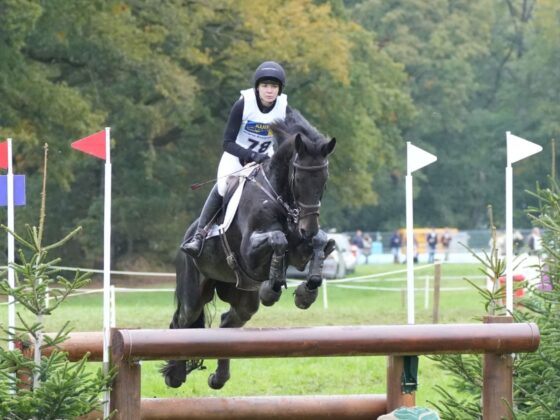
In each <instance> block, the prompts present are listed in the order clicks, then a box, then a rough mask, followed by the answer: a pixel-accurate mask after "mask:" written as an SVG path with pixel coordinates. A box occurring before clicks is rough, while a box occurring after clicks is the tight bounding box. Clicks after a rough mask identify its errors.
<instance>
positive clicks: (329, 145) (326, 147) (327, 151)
mask: <svg viewBox="0 0 560 420" xmlns="http://www.w3.org/2000/svg"><path fill="white" fill-rule="evenodd" d="M335 145H336V139H335V138H334V137H333V138H332V139H331V141H329V142H328V143H327V144H324V145H323V147H322V148H321V152H323V156H327V155H330V154H331V153H332V152H333V150H334V146H335Z"/></svg>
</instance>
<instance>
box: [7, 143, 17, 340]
mask: <svg viewBox="0 0 560 420" xmlns="http://www.w3.org/2000/svg"><path fill="white" fill-rule="evenodd" d="M6 182H7V183H8V185H7V188H6V199H7V202H8V203H7V204H8V229H9V230H11V231H12V232H14V231H15V217H14V173H13V168H12V139H8V176H7V177H6ZM14 261H15V244H14V236H13V235H12V234H11V233H8V285H9V286H10V287H11V288H12V289H13V288H14V287H15V272H14V269H13V267H11V265H12V264H13V263H14ZM15 326H16V301H15V298H14V296H13V295H8V331H9V332H8V339H9V340H10V341H8V350H9V351H12V350H14V349H15V344H14V342H13V338H14V333H15V330H14V329H15Z"/></svg>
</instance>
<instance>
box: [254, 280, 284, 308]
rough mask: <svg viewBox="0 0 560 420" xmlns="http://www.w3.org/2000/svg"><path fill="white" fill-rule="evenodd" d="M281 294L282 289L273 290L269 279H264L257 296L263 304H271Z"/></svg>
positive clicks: (278, 298) (276, 300)
mask: <svg viewBox="0 0 560 420" xmlns="http://www.w3.org/2000/svg"><path fill="white" fill-rule="evenodd" d="M281 295H282V289H280V290H279V291H275V290H274V289H273V288H272V285H271V283H270V281H269V280H267V281H265V282H264V283H263V285H262V286H261V288H260V290H259V298H260V300H261V303H262V304H263V305H264V306H272V305H274V304H275V303H276V302H278V300H280V296H281Z"/></svg>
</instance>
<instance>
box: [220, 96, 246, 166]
mask: <svg viewBox="0 0 560 420" xmlns="http://www.w3.org/2000/svg"><path fill="white" fill-rule="evenodd" d="M244 106H245V101H244V100H243V97H241V98H239V99H238V100H237V102H235V103H234V104H233V107H232V108H231V111H230V112H229V118H228V122H227V124H226V128H225V130H224V152H228V153H229V154H232V155H233V156H237V157H238V158H239V159H241V160H243V161H249V160H250V159H251V151H250V150H248V149H245V148H244V147H242V146H240V145H239V144H237V143H236V142H235V140H236V139H237V134H238V133H239V128H240V127H241V121H242V119H243V108H244Z"/></svg>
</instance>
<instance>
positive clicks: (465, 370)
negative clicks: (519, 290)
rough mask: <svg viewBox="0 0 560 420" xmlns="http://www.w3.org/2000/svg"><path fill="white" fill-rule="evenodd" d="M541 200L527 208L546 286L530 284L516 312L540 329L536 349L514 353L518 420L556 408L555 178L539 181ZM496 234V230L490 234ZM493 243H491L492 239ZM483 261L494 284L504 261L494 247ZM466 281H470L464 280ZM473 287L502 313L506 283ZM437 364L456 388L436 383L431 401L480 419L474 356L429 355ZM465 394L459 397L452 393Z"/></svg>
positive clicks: (559, 278) (559, 306)
mask: <svg viewBox="0 0 560 420" xmlns="http://www.w3.org/2000/svg"><path fill="white" fill-rule="evenodd" d="M530 194H532V195H533V196H535V197H536V198H537V199H538V202H539V205H538V206H537V207H533V208H530V209H528V214H529V216H530V217H531V218H532V220H533V224H534V225H535V226H537V227H540V228H541V229H542V230H543V236H542V238H543V243H542V247H543V250H544V254H543V255H542V259H541V262H540V264H539V267H538V269H539V272H540V276H541V284H547V285H548V286H549V287H548V288H547V289H543V288H541V287H534V286H533V287H530V288H529V290H530V293H529V295H528V296H527V297H525V298H524V299H522V300H521V302H520V303H521V306H520V307H519V308H518V310H516V311H515V312H514V314H513V315H514V322H535V323H536V324H537V325H538V326H539V329H540V334H541V341H540V346H539V349H538V350H537V351H536V352H534V353H521V354H517V355H516V356H515V359H514V367H513V372H514V390H513V391H514V396H513V400H514V405H513V407H511V409H512V417H513V418H514V419H518V420H534V419H539V420H547V419H550V420H553V419H557V418H558V415H559V414H558V413H560V398H558V395H560V347H559V346H558V342H559V340H560V188H559V187H558V184H557V183H556V182H554V181H552V182H551V187H550V188H545V189H542V188H540V187H539V186H537V189H536V192H534V193H530ZM494 236H495V235H494ZM494 244H495V242H494ZM479 260H480V261H481V262H482V264H483V266H484V268H483V269H482V271H483V272H484V274H485V275H490V276H491V277H492V279H493V280H494V284H495V285H497V284H498V282H497V280H498V278H499V277H500V276H502V275H503V272H504V269H505V265H504V261H503V260H501V259H500V258H498V255H497V252H496V249H495V246H493V248H492V251H491V255H486V256H485V258H484V259H480V258H479ZM467 281H468V280H467ZM469 283H471V284H472V285H473V286H474V287H476V288H477V289H478V290H479V292H480V294H481V295H482V296H483V298H484V302H485V306H486V309H487V312H488V313H489V314H496V315H499V314H506V313H505V308H504V307H503V305H501V302H502V298H503V296H504V288H503V287H501V288H496V287H495V290H493V291H492V292H490V291H487V290H485V289H483V288H480V287H478V286H477V285H475V284H474V283H472V282H470V281H469ZM433 359H435V360H436V361H437V362H438V364H439V365H440V367H441V368H442V369H443V370H445V371H448V372H450V374H451V375H452V376H453V378H454V380H453V383H452V385H451V387H452V388H453V390H454V391H455V392H453V393H451V392H449V390H447V389H444V388H442V387H438V388H437V391H438V393H439V395H440V397H441V399H440V400H439V401H438V402H431V403H432V404H433V405H434V406H435V407H436V408H437V409H438V410H439V411H440V413H441V416H442V418H445V419H469V420H472V419H481V418H482V408H481V390H482V377H481V374H482V373H481V372H482V363H481V357H480V356H475V355H452V356H437V357H433ZM456 393H458V394H459V395H466V397H463V398H461V397H460V398H457V396H456V395H452V394H456Z"/></svg>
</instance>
